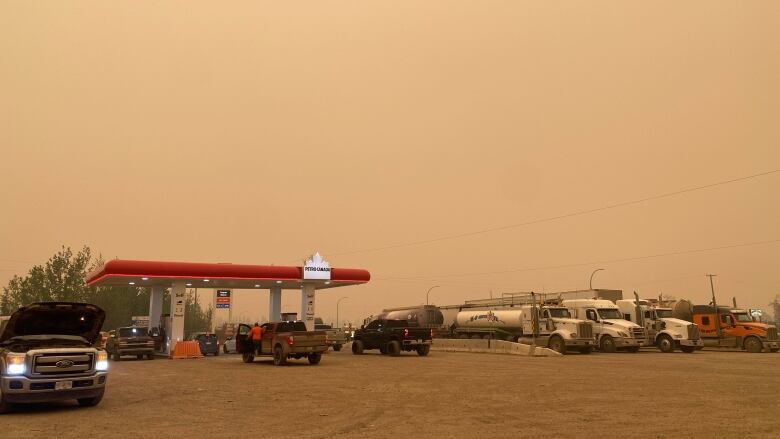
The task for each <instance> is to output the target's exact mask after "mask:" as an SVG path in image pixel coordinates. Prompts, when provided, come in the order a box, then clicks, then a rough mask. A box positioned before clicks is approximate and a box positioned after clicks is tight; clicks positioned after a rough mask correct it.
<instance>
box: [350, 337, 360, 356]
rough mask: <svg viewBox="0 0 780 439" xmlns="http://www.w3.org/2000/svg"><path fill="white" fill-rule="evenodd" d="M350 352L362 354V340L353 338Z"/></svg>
mask: <svg viewBox="0 0 780 439" xmlns="http://www.w3.org/2000/svg"><path fill="white" fill-rule="evenodd" d="M352 353H353V354H354V355H363V341H362V340H355V341H353V342H352Z"/></svg>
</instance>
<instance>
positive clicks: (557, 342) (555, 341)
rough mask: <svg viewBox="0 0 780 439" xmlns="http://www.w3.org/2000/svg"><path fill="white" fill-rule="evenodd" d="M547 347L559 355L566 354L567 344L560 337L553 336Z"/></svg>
mask: <svg viewBox="0 0 780 439" xmlns="http://www.w3.org/2000/svg"><path fill="white" fill-rule="evenodd" d="M547 347H548V348H550V349H552V350H554V351H555V352H557V353H559V354H565V353H566V342H564V341H563V338H562V337H561V336H560V335H553V336H552V337H550V341H549V342H548V343H547Z"/></svg>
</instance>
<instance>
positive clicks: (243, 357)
mask: <svg viewBox="0 0 780 439" xmlns="http://www.w3.org/2000/svg"><path fill="white" fill-rule="evenodd" d="M241 360H243V361H244V363H251V362H253V361H255V356H254V355H252V353H251V352H244V353H243V355H241Z"/></svg>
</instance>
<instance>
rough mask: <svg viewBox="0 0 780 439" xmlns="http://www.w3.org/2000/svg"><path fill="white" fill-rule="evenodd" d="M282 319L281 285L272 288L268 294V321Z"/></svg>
mask: <svg viewBox="0 0 780 439" xmlns="http://www.w3.org/2000/svg"><path fill="white" fill-rule="evenodd" d="M281 319H282V289H281V288H280V287H274V288H271V293H270V294H269V296H268V321H269V322H278V321H279V320H281Z"/></svg>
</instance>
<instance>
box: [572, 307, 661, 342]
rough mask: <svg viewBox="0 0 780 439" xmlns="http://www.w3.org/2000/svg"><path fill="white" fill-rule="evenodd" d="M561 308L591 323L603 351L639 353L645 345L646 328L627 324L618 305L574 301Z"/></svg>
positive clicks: (631, 323) (628, 322) (630, 323)
mask: <svg viewBox="0 0 780 439" xmlns="http://www.w3.org/2000/svg"><path fill="white" fill-rule="evenodd" d="M561 304H562V305H563V306H564V307H566V308H568V309H569V311H570V312H571V314H572V316H573V317H574V318H577V319H583V320H588V321H590V322H591V323H592V325H593V334H594V336H595V338H596V346H597V347H598V348H599V350H601V351H604V352H615V351H617V350H625V351H628V352H638V351H639V348H640V347H642V346H644V345H645V343H646V342H645V330H644V328H642V327H641V326H639V325H637V324H636V323H633V322H630V321H628V320H626V319H625V318H624V317H623V314H622V313H621V312H620V309H619V308H618V307H617V305H615V304H614V303H612V302H610V301H609V300H603V299H572V300H564V301H563V302H562V303H561Z"/></svg>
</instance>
